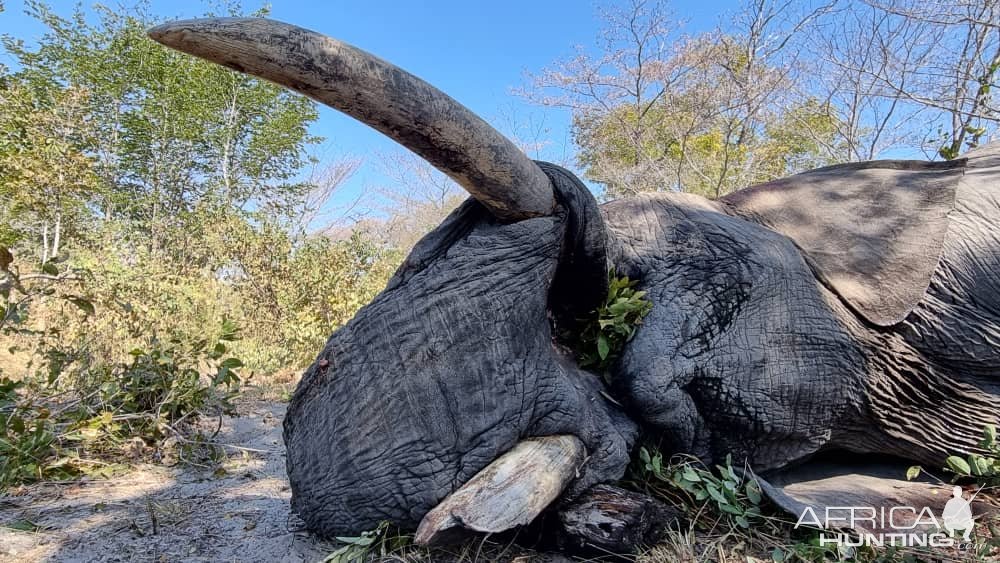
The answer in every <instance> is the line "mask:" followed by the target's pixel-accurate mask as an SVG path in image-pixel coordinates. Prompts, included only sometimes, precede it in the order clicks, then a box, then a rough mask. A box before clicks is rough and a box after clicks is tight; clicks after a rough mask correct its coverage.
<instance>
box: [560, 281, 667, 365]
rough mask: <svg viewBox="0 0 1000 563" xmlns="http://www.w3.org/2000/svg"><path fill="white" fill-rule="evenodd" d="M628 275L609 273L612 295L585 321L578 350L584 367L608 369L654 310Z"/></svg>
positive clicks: (610, 293)
mask: <svg viewBox="0 0 1000 563" xmlns="http://www.w3.org/2000/svg"><path fill="white" fill-rule="evenodd" d="M637 283H638V282H637V281H635V280H630V279H629V278H628V276H621V277H619V276H617V275H615V272H614V271H611V272H609V273H608V296H607V298H605V300H604V303H602V304H601V306H600V307H598V308H597V309H596V310H595V311H593V312H592V313H591V315H590V317H589V318H587V319H584V320H582V321H581V325H580V330H579V333H578V335H577V336H576V343H575V344H574V346H575V349H576V350H577V353H578V361H579V363H580V366H581V367H585V368H596V369H598V370H601V371H603V370H605V369H606V368H607V367H608V366H610V365H611V364H612V363H613V362H614V361H615V360H616V359H618V356H619V355H620V354H621V351H622V349H624V347H625V343H627V342H628V341H629V340H631V339H632V336H634V335H635V331H636V329H637V328H638V327H639V325H641V324H642V319H643V318H645V316H646V315H647V314H649V312H650V311H651V310H652V309H653V304H652V303H651V302H650V301H649V299H647V298H646V292H645V291H638V290H636V289H635V286H636V284H637Z"/></svg>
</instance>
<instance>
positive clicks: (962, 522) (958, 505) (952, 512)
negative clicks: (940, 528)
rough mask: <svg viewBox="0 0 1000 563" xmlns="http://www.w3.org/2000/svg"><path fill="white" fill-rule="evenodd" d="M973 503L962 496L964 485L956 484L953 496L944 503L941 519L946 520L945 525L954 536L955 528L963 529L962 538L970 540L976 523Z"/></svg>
mask: <svg viewBox="0 0 1000 563" xmlns="http://www.w3.org/2000/svg"><path fill="white" fill-rule="evenodd" d="M971 504H972V501H971V500H966V499H965V497H963V496H962V487H959V486H958V485H956V486H955V488H953V489H952V498H951V499H949V500H948V503H947V504H945V505H944V512H943V513H942V514H941V519H942V520H943V521H944V527H945V528H946V529H947V530H948V533H949V534H951V535H952V536H954V535H955V530H962V531H963V534H962V539H963V540H965V541H969V540H970V534H971V533H972V527H973V525H974V524H975V522H974V520H973V518H972V507H971V506H970V505H971Z"/></svg>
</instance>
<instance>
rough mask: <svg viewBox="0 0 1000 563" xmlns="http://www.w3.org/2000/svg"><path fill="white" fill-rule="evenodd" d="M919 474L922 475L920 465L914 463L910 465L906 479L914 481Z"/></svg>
mask: <svg viewBox="0 0 1000 563" xmlns="http://www.w3.org/2000/svg"><path fill="white" fill-rule="evenodd" d="M919 476H920V466H919V465H912V466H910V468H909V469H907V470H906V480H907V481H912V480H914V479H916V478H917V477H919Z"/></svg>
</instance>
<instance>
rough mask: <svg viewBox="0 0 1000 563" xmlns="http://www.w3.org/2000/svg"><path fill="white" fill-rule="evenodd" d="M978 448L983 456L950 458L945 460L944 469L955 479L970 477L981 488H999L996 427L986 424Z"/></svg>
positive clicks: (972, 454)
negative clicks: (980, 485) (981, 450)
mask: <svg viewBox="0 0 1000 563" xmlns="http://www.w3.org/2000/svg"><path fill="white" fill-rule="evenodd" d="M979 447H980V448H982V449H983V450H984V451H985V452H986V453H985V455H981V454H978V453H970V454H969V455H968V456H966V457H965V458H962V457H960V456H956V455H953V456H950V457H948V459H946V460H945V463H946V464H947V467H946V469H948V470H949V471H951V472H952V473H954V474H955V475H956V476H957V477H971V478H972V479H974V480H975V481H976V482H978V483H980V484H982V485H983V486H986V487H1000V442H998V441H997V429H996V426H994V425H992V424H987V425H986V426H985V427H984V428H983V438H982V440H980V441H979Z"/></svg>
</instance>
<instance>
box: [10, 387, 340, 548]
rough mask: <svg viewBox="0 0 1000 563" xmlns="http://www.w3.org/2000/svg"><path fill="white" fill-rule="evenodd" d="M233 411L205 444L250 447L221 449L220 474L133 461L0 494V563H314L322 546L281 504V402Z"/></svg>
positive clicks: (284, 496) (285, 494) (285, 496)
mask: <svg viewBox="0 0 1000 563" xmlns="http://www.w3.org/2000/svg"><path fill="white" fill-rule="evenodd" d="M240 411H241V412H240V415H241V416H239V417H236V418H228V417H227V418H224V419H223V421H222V429H221V431H220V433H219V435H218V436H217V437H216V439H215V441H216V442H221V443H227V444H234V445H239V446H241V447H244V448H249V449H252V450H253V451H251V450H249V449H244V450H240V449H235V448H228V449H227V452H228V457H227V459H226V460H225V461H224V463H223V464H222V467H223V469H224V471H209V470H199V469H196V468H191V467H187V468H181V467H175V468H168V467H162V466H152V465H142V466H138V467H136V468H135V470H134V471H131V472H129V473H127V474H125V475H123V476H121V477H117V478H114V479H112V480H108V481H83V482H79V481H78V482H73V483H61V484H56V483H44V484H37V485H32V486H29V487H22V488H20V489H18V490H14V491H11V492H10V493H8V494H6V495H3V496H0V562H8V561H10V562H13V561H18V562H21V561H74V562H76V561H80V562H84V561H86V562H90V561H101V562H104V561H108V562H111V561H158V562H159V561H282V562H299V561H317V560H322V558H323V557H324V556H325V555H326V553H328V552H329V551H330V549H331V546H329V545H325V544H323V543H321V542H319V541H317V540H315V539H313V538H311V537H310V536H308V535H307V534H305V533H304V532H300V531H297V529H298V528H299V526H300V523H299V522H297V521H296V519H295V518H294V517H293V516H292V515H291V513H290V511H289V507H288V501H289V497H290V492H289V488H288V481H287V479H286V477H285V459H284V448H283V445H282V443H281V420H282V417H283V416H284V412H285V405H283V404H274V403H264V402H257V403H251V404H244V405H241V408H240ZM213 430H214V428H213ZM11 526H13V527H15V528H17V527H21V528H24V527H29V528H30V527H33V528H34V531H19V530H15V529H11Z"/></svg>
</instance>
